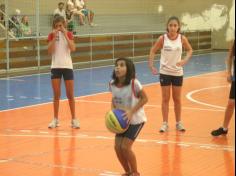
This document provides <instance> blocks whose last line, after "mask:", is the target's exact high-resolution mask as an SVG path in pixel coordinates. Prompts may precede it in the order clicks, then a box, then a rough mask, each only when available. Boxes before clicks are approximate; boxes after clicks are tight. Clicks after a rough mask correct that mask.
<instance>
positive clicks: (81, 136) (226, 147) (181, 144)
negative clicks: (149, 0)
mask: <svg viewBox="0 0 236 176" xmlns="http://www.w3.org/2000/svg"><path fill="white" fill-rule="evenodd" d="M41 132H42V131H41ZM0 137H33V138H36V137H37V138H48V139H49V138H64V139H68V138H76V139H96V140H111V141H113V140H114V136H113V137H111V136H101V135H98V136H96V135H95V136H89V135H87V134H78V135H54V134H48V135H46V134H40V132H39V134H0ZM136 142H139V143H149V144H150V143H152V144H157V145H158V144H159V145H168V144H174V145H178V146H179V147H185V148H187V147H194V148H197V149H207V150H223V151H229V152H235V150H234V146H231V145H219V144H204V143H194V142H182V141H179V142H178V141H173V140H154V139H142V138H138V139H137V140H136ZM148 146H149V145H148Z"/></svg>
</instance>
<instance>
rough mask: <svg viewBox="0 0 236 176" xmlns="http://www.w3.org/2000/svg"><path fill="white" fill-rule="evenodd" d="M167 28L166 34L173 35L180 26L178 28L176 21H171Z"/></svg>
mask: <svg viewBox="0 0 236 176" xmlns="http://www.w3.org/2000/svg"><path fill="white" fill-rule="evenodd" d="M167 28H168V32H169V33H172V34H175V33H178V31H179V28H180V26H179V23H178V21H176V20H171V21H170V22H169V23H168V26H167Z"/></svg>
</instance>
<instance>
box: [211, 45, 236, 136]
mask: <svg viewBox="0 0 236 176" xmlns="http://www.w3.org/2000/svg"><path fill="white" fill-rule="evenodd" d="M227 73H228V76H227V80H228V82H230V83H231V90H230V94H229V100H228V104H227V107H226V110H225V118H224V123H223V126H222V127H220V128H219V129H217V130H214V131H212V132H211V134H212V136H220V135H222V134H223V135H226V134H227V133H228V127H229V122H230V120H231V118H232V116H233V113H234V109H235V41H234V44H233V46H232V47H231V48H230V51H229V56H228V59H227Z"/></svg>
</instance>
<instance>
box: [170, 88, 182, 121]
mask: <svg viewBox="0 0 236 176" xmlns="http://www.w3.org/2000/svg"><path fill="white" fill-rule="evenodd" d="M172 93H173V100H174V107H175V108H174V109H175V118H176V122H180V121H181V109H182V104H181V93H182V86H173V87H172Z"/></svg>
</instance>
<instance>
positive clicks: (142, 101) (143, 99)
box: [131, 90, 148, 114]
mask: <svg viewBox="0 0 236 176" xmlns="http://www.w3.org/2000/svg"><path fill="white" fill-rule="evenodd" d="M138 97H139V98H140V100H139V102H138V103H137V104H136V106H134V107H133V108H132V109H131V113H132V114H134V113H136V112H137V111H138V110H139V109H140V108H142V107H143V106H144V105H145V104H146V103H147V102H148V97H147V94H146V92H145V91H144V90H141V91H140V92H139V94H138Z"/></svg>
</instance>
